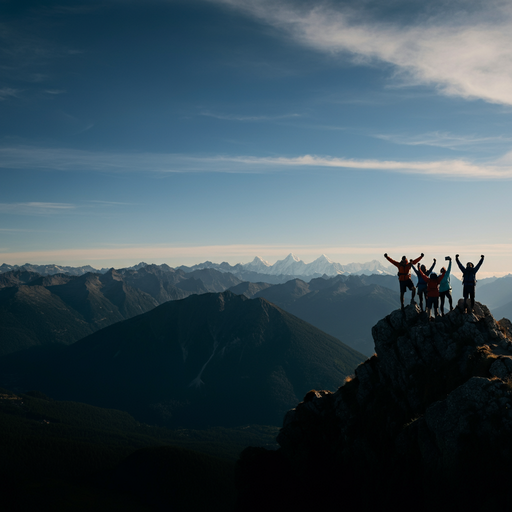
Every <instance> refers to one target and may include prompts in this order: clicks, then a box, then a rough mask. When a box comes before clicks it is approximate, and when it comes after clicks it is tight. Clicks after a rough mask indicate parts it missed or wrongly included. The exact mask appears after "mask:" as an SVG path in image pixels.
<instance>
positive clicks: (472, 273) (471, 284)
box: [455, 254, 484, 313]
mask: <svg viewBox="0 0 512 512" xmlns="http://www.w3.org/2000/svg"><path fill="white" fill-rule="evenodd" d="M455 261H456V262H457V265H458V266H459V268H460V271H461V272H462V296H463V297H464V307H463V312H464V313H465V312H466V308H468V304H467V299H468V297H469V298H470V299H471V307H470V308H469V313H471V311H472V310H473V308H474V307H475V287H476V273H477V272H478V271H479V270H480V267H481V266H482V263H483V262H484V255H483V254H482V255H481V256H480V261H479V262H478V265H477V266H476V267H475V266H474V265H473V263H471V262H468V263H467V265H466V266H465V267H464V266H463V265H462V263H461V262H460V260H459V255H458V254H456V255H455Z"/></svg>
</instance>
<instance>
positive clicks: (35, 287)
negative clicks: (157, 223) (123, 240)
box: [0, 265, 240, 355]
mask: <svg viewBox="0 0 512 512" xmlns="http://www.w3.org/2000/svg"><path fill="white" fill-rule="evenodd" d="M239 283H240V281H239V280H238V279H237V278H235V277H233V276H232V275H231V274H226V273H221V272H218V271H216V270H212V269H205V270H200V271H195V272H191V273H189V274H186V273H185V272H183V271H182V270H178V271H175V270H174V269H172V268H170V267H168V266H167V265H144V266H140V267H139V268H132V269H121V270H115V269H110V270H108V271H106V272H105V273H103V274H94V273H86V274H83V275H80V276H71V275H68V274H52V275H45V276H41V275H39V274H37V273H34V272H28V271H24V270H16V271H11V272H6V273H3V274H0V312H1V313H2V314H1V316H0V334H1V338H0V339H1V344H0V355H3V354H8V353H11V352H15V351H17V350H23V349H26V348H29V347H31V346H37V345H45V344H49V343H64V344H70V343H74V342H75V341H77V340H79V339H80V338H83V337H85V336H87V335H89V334H91V333H92V332H94V331H97V330H98V329H102V328H103V327H107V326H108V325H111V324H113V323H115V322H120V321H122V320H125V319H127V318H131V317H133V316H136V315H139V314H141V313H145V312H146V311H149V310H150V309H153V308H154V307H156V306H157V305H159V304H162V303H164V302H166V301H169V300H177V299H182V298H185V297H188V296H189V295H191V294H194V293H207V292H220V291H224V290H226V289H227V288H229V287H231V286H234V285H237V284H239Z"/></svg>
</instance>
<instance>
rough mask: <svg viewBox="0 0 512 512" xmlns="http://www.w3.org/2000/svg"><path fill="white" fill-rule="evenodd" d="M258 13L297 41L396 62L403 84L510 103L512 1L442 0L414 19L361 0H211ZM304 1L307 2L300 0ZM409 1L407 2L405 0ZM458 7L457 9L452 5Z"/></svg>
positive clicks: (360, 59)
mask: <svg viewBox="0 0 512 512" xmlns="http://www.w3.org/2000/svg"><path fill="white" fill-rule="evenodd" d="M210 1H212V2H215V3H219V4H224V5H228V6H230V7H232V8H235V9H238V10H240V11H242V12H244V13H246V14H248V15H250V16H252V17H255V18H257V19H260V20H261V21H263V22H264V23H267V24H269V25H271V26H273V27H275V28H276V29H277V30H279V31H282V32H284V33H285V34H287V35H288V36H290V37H292V38H293V39H294V40H296V41H297V42H299V43H301V44H303V45H306V46H308V47H311V48H314V49H316V50H319V51H322V52H325V53H329V54H334V55H336V54H343V55H351V56H352V58H353V60H354V61H355V62H356V63H360V64H369V63H375V62H383V63H386V64H391V65H392V66H394V69H395V74H394V78H396V79H398V81H399V82H400V83H403V84H408V85H428V86H435V87H436V88H437V89H438V90H439V91H440V92H441V93H443V94H446V95H450V96H458V97H462V98H465V99H482V100H485V101H487V102H491V103H498V104H503V105H512V4H510V3H509V2H503V1H500V0H490V1H488V2H485V3H484V2H481V3H479V2H463V3H462V4H457V3H455V4H454V6H453V8H452V9H451V11H449V12H448V11H447V10H446V9H447V8H450V6H449V4H448V3H443V2H440V3H439V9H438V11H437V12H436V13H435V15H432V13H429V15H428V16H427V15H424V16H417V17H416V18H415V19H413V21H408V22H405V21H401V22H399V21H396V20H395V19H391V18H388V19H385V18H382V19H375V18H374V17H372V16H371V15H370V13H369V12H367V11H365V7H364V6H365V3H364V2H362V3H361V4H360V5H361V7H359V8H354V7H351V8H350V9H349V8H347V7H343V6H340V5H338V6H335V4H333V3H332V2H329V3H327V2H318V3H315V4H314V6H313V7H309V6H310V5H312V4H304V3H303V2H298V3H297V2H293V1H291V0H284V1H282V2H279V3H275V2H271V1H269V0H260V1H255V0H210ZM304 5H306V6H307V7H304ZM411 6H413V4H412V3H411V2H409V7H411ZM457 7H458V9H457Z"/></svg>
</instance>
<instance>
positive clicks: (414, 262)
mask: <svg viewBox="0 0 512 512" xmlns="http://www.w3.org/2000/svg"><path fill="white" fill-rule="evenodd" d="M423 256H425V255H424V254H423V253H421V256H420V257H419V258H416V259H415V260H412V261H411V263H412V264H413V265H416V263H418V261H420V260H421V258H423Z"/></svg>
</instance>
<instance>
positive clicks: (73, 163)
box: [0, 146, 512, 180]
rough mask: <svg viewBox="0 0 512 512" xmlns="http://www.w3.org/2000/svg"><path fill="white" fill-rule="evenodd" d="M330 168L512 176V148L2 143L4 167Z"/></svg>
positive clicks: (488, 177)
mask: <svg viewBox="0 0 512 512" xmlns="http://www.w3.org/2000/svg"><path fill="white" fill-rule="evenodd" d="M322 167H323V168H329V169H339V170H340V171H342V170H345V169H352V170H360V171H382V172H392V173H402V174H417V175H425V176H431V177H436V178H467V179H479V180H510V179H512V152H511V153H507V154H505V155H504V156H502V157H501V158H499V159H497V160H496V159H495V160H492V161H489V162H483V163H482V162H477V161H471V160H464V159H447V160H432V161H396V160H377V159H373V160H370V159H367V160H363V159H359V160H358V159H349V158H336V157H329V156H318V155H300V156H292V157H289V156H271V157H255V156H224V155H211V156H190V155H180V154H169V153H107V152H93V151H82V150H74V149H49V148H37V147H29V146H18V147H10V148H6V147H4V148H0V168H4V169H29V170H37V169H45V170H57V171H87V172H91V171H96V172H106V173H122V172H153V173H173V172H176V173H184V172H219V173H268V172H280V171H283V170H285V169H293V168H295V169H299V168H302V169H307V168H322Z"/></svg>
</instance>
